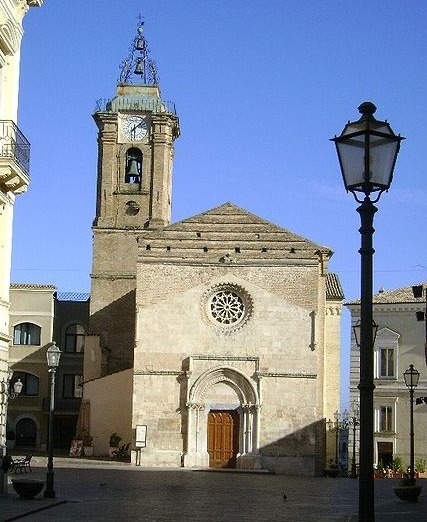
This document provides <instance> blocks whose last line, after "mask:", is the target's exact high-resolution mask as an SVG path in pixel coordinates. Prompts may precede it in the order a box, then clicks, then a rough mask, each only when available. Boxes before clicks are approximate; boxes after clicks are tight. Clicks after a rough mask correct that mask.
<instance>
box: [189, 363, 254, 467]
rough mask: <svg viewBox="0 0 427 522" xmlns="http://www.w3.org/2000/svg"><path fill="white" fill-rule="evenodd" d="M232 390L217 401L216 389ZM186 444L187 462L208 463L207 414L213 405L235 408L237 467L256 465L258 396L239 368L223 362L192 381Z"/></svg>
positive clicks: (222, 407)
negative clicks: (236, 419)
mask: <svg viewBox="0 0 427 522" xmlns="http://www.w3.org/2000/svg"><path fill="white" fill-rule="evenodd" d="M224 386H226V387H228V388H229V390H230V393H229V395H228V396H227V397H224V398H222V401H221V403H218V402H215V391H216V389H217V388H219V387H223V388H224ZM186 406H187V410H188V411H187V437H186V439H187V445H186V446H187V447H186V451H185V454H184V466H186V467H187V466H190V467H191V466H208V465H209V454H208V451H207V418H208V413H209V411H210V410H212V409H223V410H227V409H228V410H236V411H237V412H238V414H239V418H240V422H239V452H238V456H237V467H249V468H252V467H256V465H257V464H256V462H257V457H256V456H257V455H258V447H259V427H260V423H259V408H260V404H259V397H258V393H257V390H256V388H255V386H254V385H253V383H252V382H251V381H250V380H249V379H248V378H247V377H246V376H245V375H244V374H243V373H242V372H240V371H238V370H236V369H235V368H232V367H227V366H221V367H216V368H212V369H209V370H207V371H205V372H204V373H202V374H201V375H200V376H199V377H198V378H197V379H196V380H195V381H194V383H193V384H192V386H191V388H190V391H189V394H188V401H187V405H186Z"/></svg>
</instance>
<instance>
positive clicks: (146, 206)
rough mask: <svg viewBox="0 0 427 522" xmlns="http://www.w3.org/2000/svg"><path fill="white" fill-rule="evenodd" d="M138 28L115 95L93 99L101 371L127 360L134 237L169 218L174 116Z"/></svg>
mask: <svg viewBox="0 0 427 522" xmlns="http://www.w3.org/2000/svg"><path fill="white" fill-rule="evenodd" d="M143 25H144V24H143V22H140V23H139V25H138V29H137V34H136V36H135V38H134V40H133V42H132V47H131V51H130V54H129V56H128V58H127V59H126V60H124V61H123V63H122V64H121V74H120V78H119V82H118V84H117V90H116V95H115V97H114V98H112V99H111V100H109V101H107V102H106V103H102V104H101V103H99V104H98V110H97V111H96V112H95V114H94V115H93V118H94V120H95V123H96V125H97V127H98V180H97V194H96V216H95V219H94V222H93V226H92V231H93V261H92V274H91V306H90V334H91V335H96V336H99V342H100V350H101V351H102V363H100V367H102V370H101V374H102V375H106V374H110V373H114V372H116V371H120V370H123V369H125V368H130V367H132V365H133V348H134V330H135V287H136V260H137V236H138V234H139V233H140V232H141V231H142V230H146V229H157V228H162V227H164V226H165V225H168V224H169V222H170V217H171V185H172V163H173V155H174V149H173V145H174V140H175V139H176V138H177V137H178V136H179V120H178V117H177V115H176V112H175V108H174V106H173V104H171V103H170V102H166V101H164V100H162V98H161V93H160V88H159V83H158V76H157V71H156V66H155V64H154V62H153V61H152V60H151V59H150V57H149V49H148V46H147V42H146V39H145V37H144V34H143ZM134 77H136V78H137V81H136V82H135V83H133V81H132V79H133V78H134ZM85 365H86V362H85ZM85 373H86V367H85ZM90 373H91V375H92V374H93V370H92V371H91V372H90Z"/></svg>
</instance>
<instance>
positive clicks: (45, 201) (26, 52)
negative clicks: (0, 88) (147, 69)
mask: <svg viewBox="0 0 427 522" xmlns="http://www.w3.org/2000/svg"><path fill="white" fill-rule="evenodd" d="M140 13H141V14H142V15H143V17H144V19H145V35H146V37H147V39H148V43H149V45H150V48H151V56H152V58H153V59H154V60H155V61H156V63H157V67H158V71H159V75H160V85H161V88H162V94H163V97H164V99H166V100H172V101H174V102H175V103H176V107H177V111H178V114H179V116H180V123H181V133H182V135H181V137H180V139H179V140H177V142H176V156H175V168H174V184H173V221H177V220H180V219H183V218H185V217H189V216H192V215H194V214H196V213H199V212H201V211H204V210H207V209H209V208H212V207H214V206H217V205H220V204H222V203H224V202H226V201H231V202H233V203H235V204H237V205H240V206H242V207H244V208H246V209H247V210H249V211H251V212H254V213H255V214H258V215H260V216H262V217H264V218H266V219H268V220H270V221H272V222H274V223H277V224H278V225H281V226H283V227H285V228H287V229H290V230H292V231H293V232H295V233H298V234H301V235H303V236H304V237H307V238H308V239H311V240H312V241H315V242H317V243H320V244H322V245H325V246H328V247H330V248H331V249H332V250H333V251H334V252H335V254H334V256H333V258H332V260H331V263H330V270H331V271H334V272H336V273H338V275H339V277H340V279H341V282H342V285H343V288H344V292H345V295H346V299H348V300H350V299H354V298H357V297H358V296H359V279H360V275H359V274H360V259H359V254H358V248H359V246H360V236H359V233H358V228H359V225H360V223H359V215H358V214H357V212H356V210H355V209H356V207H357V204H356V203H355V201H354V199H353V197H352V195H350V194H346V192H345V190H344V187H343V183H342V179H341V174H340V172H339V167H338V161H337V158H336V153H335V149H334V145H333V143H332V142H330V141H329V138H331V137H332V136H334V135H335V134H339V133H340V132H341V130H342V128H343V126H344V124H345V123H346V122H347V120H349V119H350V120H353V119H357V118H358V117H359V114H358V112H357V107H358V105H359V104H360V103H361V102H363V101H366V100H370V101H373V102H374V103H375V104H376V105H377V107H378V111H377V113H376V116H377V118H378V119H388V120H389V122H390V123H391V126H392V128H393V129H394V131H395V132H396V133H401V134H402V135H403V136H405V137H406V140H405V141H404V142H403V145H402V148H401V152H400V155H399V158H398V162H397V167H396V172H395V178H394V182H393V185H392V187H391V189H390V192H389V193H388V194H384V195H383V196H382V198H381V200H380V202H379V204H378V206H379V212H378V213H377V215H376V219H375V228H376V233H375V237H374V243H375V249H376V254H375V265H374V266H375V279H374V290H375V291H378V289H379V288H381V287H384V288H385V289H393V288H397V287H400V286H407V285H411V284H413V283H417V282H421V281H426V280H427V252H426V250H427V244H426V241H425V228H424V227H425V221H426V210H427V194H426V192H427V176H426V160H425V155H426V152H425V151H426V142H427V125H426V121H427V103H426V100H425V93H426V85H427V61H426V59H425V54H426V27H427V3H426V2H425V1H424V0H406V1H405V2H403V1H399V0H377V1H375V2H372V0H360V1H358V2H350V1H342V0H321V1H319V0H298V1H294V0H268V1H265V0H233V1H230V0H180V1H179V2H178V1H172V0H145V1H141V0H125V1H124V0H109V1H108V2H106V1H105V0H90V1H87V0H73V1H72V2H69V1H65V0H46V1H45V3H44V5H43V7H42V8H39V9H32V10H31V11H30V13H29V14H28V15H27V17H26V18H25V20H24V29H25V35H24V40H23V46H22V59H21V87H20V111H19V112H20V116H19V126H20V128H21V130H22V131H23V132H24V134H25V135H26V136H27V137H28V138H29V140H30V141H31V144H32V150H31V178H32V183H31V185H30V188H29V191H28V192H27V193H26V194H25V195H23V196H20V197H19V198H18V199H17V202H16V207H15V223H14V250H13V267H12V281H13V282H35V283H49V284H55V285H57V287H58V290H59V291H82V292H88V291H89V290H90V279H89V273H90V270H91V254H92V252H91V248H92V245H91V223H92V220H93V218H94V215H95V210H94V209H95V187H96V155H97V146H96V126H95V124H94V122H93V120H92V118H91V114H92V113H93V112H94V109H95V103H96V100H97V99H99V98H110V97H112V96H113V94H114V92H115V84H116V80H117V78H118V74H119V64H120V62H121V61H122V60H123V59H124V58H125V57H126V56H127V54H128V50H129V47H130V43H131V40H132V38H133V37H134V34H135V29H136V25H137V22H138V20H137V17H138V15H139V14H140ZM348 323H349V319H348V312H347V311H345V312H344V322H343V369H342V374H343V395H344V402H345V396H346V393H347V392H346V387H347V382H348V349H349V337H350V331H349V324H348Z"/></svg>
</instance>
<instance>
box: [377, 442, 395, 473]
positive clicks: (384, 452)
mask: <svg viewBox="0 0 427 522" xmlns="http://www.w3.org/2000/svg"><path fill="white" fill-rule="evenodd" d="M378 463H381V464H382V465H383V467H384V468H390V469H391V468H392V467H393V443H392V442H378Z"/></svg>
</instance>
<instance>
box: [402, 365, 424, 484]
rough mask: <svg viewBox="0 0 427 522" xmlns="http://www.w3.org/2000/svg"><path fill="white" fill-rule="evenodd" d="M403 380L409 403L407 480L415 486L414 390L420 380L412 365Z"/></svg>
mask: <svg viewBox="0 0 427 522" xmlns="http://www.w3.org/2000/svg"><path fill="white" fill-rule="evenodd" d="M403 378H404V379H405V384H406V386H407V387H408V388H409V401H410V409H409V419H410V420H409V453H410V463H409V479H410V485H411V486H414V485H415V468H414V389H415V388H416V387H417V386H418V381H419V379H420V374H419V372H418V371H417V370H416V369H415V368H414V365H413V364H410V365H409V368H407V369H406V370H405V371H404V372H403Z"/></svg>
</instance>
